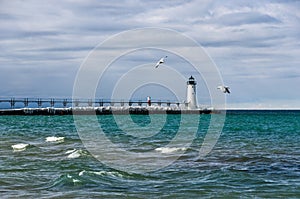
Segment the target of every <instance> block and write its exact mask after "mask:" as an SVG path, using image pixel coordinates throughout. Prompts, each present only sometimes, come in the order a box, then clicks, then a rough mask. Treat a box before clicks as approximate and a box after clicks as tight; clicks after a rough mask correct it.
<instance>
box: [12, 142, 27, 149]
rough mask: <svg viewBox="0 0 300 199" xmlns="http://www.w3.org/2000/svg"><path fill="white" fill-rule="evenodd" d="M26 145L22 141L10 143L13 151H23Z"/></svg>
mask: <svg viewBox="0 0 300 199" xmlns="http://www.w3.org/2000/svg"><path fill="white" fill-rule="evenodd" d="M28 146H29V144H23V143H19V144H14V145H11V147H12V148H13V150H14V151H24V150H25V149H26V147H28Z"/></svg>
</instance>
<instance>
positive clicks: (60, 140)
mask: <svg viewBox="0 0 300 199" xmlns="http://www.w3.org/2000/svg"><path fill="white" fill-rule="evenodd" d="M64 139H65V137H55V136H50V137H46V142H63V141H64Z"/></svg>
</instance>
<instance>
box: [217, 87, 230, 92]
mask: <svg viewBox="0 0 300 199" xmlns="http://www.w3.org/2000/svg"><path fill="white" fill-rule="evenodd" d="M217 89H220V90H221V91H222V92H223V93H230V90H229V87H228V86H218V87H217Z"/></svg>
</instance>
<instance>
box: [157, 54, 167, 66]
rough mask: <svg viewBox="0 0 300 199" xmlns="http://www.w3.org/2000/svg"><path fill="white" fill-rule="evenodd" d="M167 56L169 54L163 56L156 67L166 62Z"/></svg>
mask: <svg viewBox="0 0 300 199" xmlns="http://www.w3.org/2000/svg"><path fill="white" fill-rule="evenodd" d="M167 57H168V56H165V57H162V58H161V59H160V60H159V61H158V62H157V63H156V65H155V68H158V66H159V65H160V64H162V63H164V62H165V59H166V58H167Z"/></svg>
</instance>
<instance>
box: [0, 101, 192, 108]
mask: <svg viewBox="0 0 300 199" xmlns="http://www.w3.org/2000/svg"><path fill="white" fill-rule="evenodd" d="M2 103H8V104H9V106H10V108H11V109H13V108H15V107H16V104H18V107H20V104H23V108H27V107H29V106H30V105H31V106H32V104H36V105H37V107H38V108H41V107H44V106H43V105H45V104H46V106H47V107H55V105H57V104H59V105H61V106H62V107H67V106H69V107H79V106H82V107H85V106H90V107H92V106H94V107H97V106H100V107H103V106H118V105H119V106H121V107H122V106H134V105H137V106H143V105H146V106H152V105H157V106H167V107H170V106H171V105H174V106H177V107H179V106H180V105H181V104H183V105H184V106H186V107H187V105H188V104H187V103H180V102H176V101H169V100H151V101H150V102H149V101H147V100H128V101H126V100H109V99H67V98H65V99H57V98H0V106H1V105H3V104H2Z"/></svg>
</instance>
